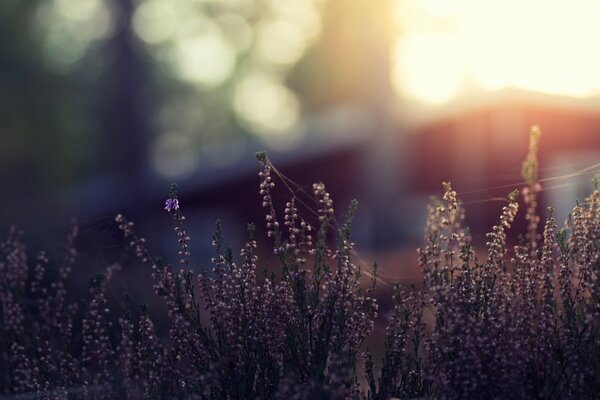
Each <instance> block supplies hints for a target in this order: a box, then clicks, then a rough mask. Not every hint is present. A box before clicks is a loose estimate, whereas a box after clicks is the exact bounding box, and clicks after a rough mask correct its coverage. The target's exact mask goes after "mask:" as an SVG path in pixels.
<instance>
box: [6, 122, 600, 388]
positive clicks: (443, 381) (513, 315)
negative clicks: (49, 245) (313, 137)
mask: <svg viewBox="0 0 600 400" xmlns="http://www.w3.org/2000/svg"><path fill="white" fill-rule="evenodd" d="M538 140H539V131H538V130H534V131H533V132H532V145H531V147H530V153H529V155H528V158H527V160H526V162H525V163H524V166H523V177H524V180H525V183H526V187H525V189H524V191H522V192H521V193H522V194H523V200H524V204H525V206H526V212H525V218H526V220H527V221H528V228H527V232H526V234H525V235H524V236H523V237H522V239H521V240H520V241H518V242H517V243H516V245H513V244H512V243H514V242H512V241H510V240H509V237H508V233H509V229H511V226H512V225H513V223H514V221H515V219H516V218H517V217H518V210H519V202H518V200H519V199H518V196H519V191H514V192H512V193H510V194H509V195H508V197H507V202H506V205H505V206H504V207H503V209H502V212H501V215H500V217H499V220H498V223H497V224H496V225H495V226H494V227H493V228H492V229H491V231H490V232H489V233H488V234H487V236H486V238H487V243H486V244H485V249H484V251H481V250H479V251H477V250H476V246H475V244H474V243H473V240H472V238H471V235H470V232H469V229H468V228H467V227H466V226H465V210H464V208H463V207H462V205H461V203H460V201H459V199H458V194H457V193H456V191H454V189H453V188H452V185H451V184H450V183H444V184H443V192H444V193H443V197H442V199H441V200H435V199H434V200H433V201H432V202H431V204H430V205H429V208H428V217H427V223H426V227H425V242H424V245H423V247H421V248H420V249H419V250H418V255H419V264H420V266H421V267H422V270H423V278H422V282H421V284H420V285H417V286H415V287H410V288H408V287H401V286H399V285H396V286H395V288H394V292H393V308H392V310H391V311H390V313H389V315H388V324H387V327H386V329H385V346H384V353H383V356H382V358H381V359H380V360H378V359H377V357H376V356H374V355H373V354H371V352H370V351H369V350H368V349H365V348H364V346H363V343H364V341H365V339H366V338H367V337H368V336H369V335H371V334H373V330H374V320H375V317H376V316H377V312H378V306H377V303H376V301H375V299H374V297H373V293H374V289H375V285H376V282H377V280H378V279H379V278H378V272H377V266H376V265H375V266H374V269H373V271H372V272H371V273H370V276H371V286H370V287H369V288H368V289H366V290H365V289H364V286H365V285H364V282H362V280H363V279H362V278H363V277H364V275H365V274H364V272H363V271H362V270H361V268H360V266H359V265H357V264H356V263H355V261H354V259H353V255H354V254H355V252H354V243H352V240H351V223H352V220H353V217H354V214H355V213H356V210H357V203H356V202H352V203H351V204H350V207H349V208H348V211H347V214H346V217H345V222H344V223H343V224H342V225H341V226H338V225H337V223H336V219H335V216H334V208H333V201H332V199H331V197H330V195H329V193H327V191H326V188H325V185H324V184H323V183H317V184H315V185H314V186H313V192H312V194H311V195H312V196H313V197H312V198H311V199H310V200H312V201H314V203H315V204H316V207H315V210H312V209H309V208H307V205H306V202H305V200H302V199H301V198H299V197H296V196H295V195H293V196H292V197H291V198H290V199H289V200H288V201H287V202H286V203H285V207H284V209H283V213H282V214H279V215H282V216H283V221H282V224H281V225H280V224H279V221H278V217H277V215H278V214H277V212H276V210H277V204H276V202H275V201H274V197H275V190H274V189H275V180H276V179H275V178H276V177H278V176H279V172H278V171H277V170H276V169H275V167H274V166H273V165H272V164H271V162H270V161H269V159H268V158H267V156H266V154H264V153H260V154H258V155H257V157H258V159H259V161H260V163H261V171H260V173H259V177H260V185H259V193H260V195H261V197H262V205H263V206H264V208H265V210H266V218H265V219H266V221H265V222H266V232H267V237H268V238H270V240H272V242H273V255H272V256H271V257H272V258H274V259H276V261H277V263H278V266H279V268H277V269H272V268H271V269H269V268H267V267H266V265H265V263H264V262H261V261H260V260H259V258H258V255H257V254H258V251H257V250H258V243H257V241H256V238H255V226H254V225H253V224H249V225H248V227H247V228H248V229H247V232H248V233H247V240H246V243H245V245H244V246H243V248H242V249H241V251H240V252H239V254H238V255H234V253H233V250H232V249H231V248H227V247H225V244H224V235H223V232H222V230H221V226H220V224H219V223H217V226H216V232H215V234H214V237H213V246H214V250H215V253H214V257H213V258H212V260H211V265H210V267H208V268H205V267H202V266H196V265H194V264H193V262H192V260H191V258H190V248H191V243H190V237H189V236H188V234H187V229H186V226H185V224H186V219H185V216H184V215H183V211H182V209H181V207H180V204H179V193H178V190H177V187H176V186H173V187H172V188H171V192H170V194H169V198H168V199H167V200H166V203H165V210H166V211H167V212H168V213H169V214H170V215H171V217H172V218H173V223H174V225H175V236H176V240H177V241H178V243H179V254H178V255H179V263H178V265H177V266H172V265H169V264H167V263H165V262H163V261H162V260H161V259H159V258H157V257H155V256H153V255H152V254H151V252H150V251H149V250H148V249H147V246H146V241H145V240H144V239H143V238H141V237H139V236H138V235H137V234H136V232H135V230H134V224H133V223H132V222H130V221H128V220H127V219H126V218H125V217H124V216H122V215H118V216H117V217H116V223H117V225H118V227H119V229H120V230H121V231H122V233H123V236H124V237H125V239H126V241H127V243H128V245H129V248H130V249H131V252H132V253H133V254H135V255H136V256H137V257H138V258H139V259H140V260H141V261H142V263H143V264H145V265H146V266H147V268H148V269H149V271H150V274H151V277H152V280H153V288H154V292H155V294H156V295H157V296H159V297H160V298H162V299H163V301H164V303H165V304H166V307H167V311H168V317H169V326H168V330H167V332H166V335H161V334H159V333H158V332H157V329H156V327H155V323H154V322H153V318H152V316H151V314H150V312H149V310H148V309H147V306H145V305H143V304H142V306H141V308H140V311H139V312H138V313H137V315H138V316H137V317H134V316H133V315H134V314H135V313H134V312H131V310H130V309H127V310H126V311H125V312H124V313H122V314H121V315H115V312H114V310H113V311H111V309H110V306H109V304H110V302H109V299H108V297H109V296H108V289H107V288H108V285H109V284H110V281H111V279H112V278H113V277H114V275H115V274H118V271H119V269H120V268H121V266H120V264H113V265H111V266H109V267H107V268H106V270H105V271H104V272H103V273H101V274H98V275H96V276H95V277H94V278H92V279H91V281H90V283H91V285H90V289H89V293H88V296H87V300H86V301H80V302H70V301H69V296H67V294H68V292H67V289H66V288H67V285H66V282H67V279H68V278H69V275H70V272H71V270H72V268H73V267H74V265H75V263H76V258H77V252H76V250H75V249H76V246H75V241H76V238H77V234H78V229H77V227H76V226H74V227H73V228H72V229H71V230H70V232H69V234H68V236H67V241H66V242H67V244H66V255H65V258H64V260H63V262H62V263H60V264H59V265H58V267H57V271H58V274H56V273H54V274H53V273H51V272H52V271H51V265H52V264H51V263H50V261H49V260H48V258H47V257H46V254H45V253H40V254H38V255H37V256H36V257H35V258H34V259H33V260H29V259H28V257H27V251H26V248H25V245H24V244H23V240H22V237H21V234H20V233H19V232H18V231H17V230H16V229H12V230H11V231H10V232H9V234H8V237H7V238H6V239H5V240H4V241H2V242H0V276H1V277H2V280H1V281H0V394H2V395H5V394H6V395H15V394H16V395H19V396H22V397H23V398H40V399H88V398H89V399H116V398H118V399H207V400H208V399H211V400H212V399H284V398H285V399H288V398H291V399H353V400H383V399H390V398H402V399H411V398H413V399H416V398H443V399H463V398H469V399H504V398H506V399H512V398H519V399H521V398H522V399H529V398H531V399H537V398H555V399H594V398H598V396H599V395H600V280H599V279H598V271H599V269H598V268H599V265H600V190H599V188H598V187H597V186H598V185H596V189H595V190H594V191H593V192H592V194H591V195H590V196H589V197H588V198H587V199H585V201H583V202H581V203H578V204H577V205H576V207H575V208H574V210H573V213H572V214H571V216H570V217H569V219H568V220H567V222H566V223H565V225H564V226H563V227H562V228H559V227H558V226H557V223H556V221H555V219H554V217H553V215H552V214H553V213H552V210H551V209H549V210H548V213H547V217H546V220H545V224H544V229H543V234H542V235H540V234H539V233H538V232H537V230H538V229H537V228H538V223H539V222H540V221H541V218H540V217H539V215H538V212H537V197H536V194H537V192H538V191H539V185H538V184H537V158H536V156H535V152H536V151H537V141H538ZM304 194H307V193H304ZM306 201H309V200H306ZM307 212H312V213H313V214H314V216H315V217H316V218H313V216H312V215H309V216H307V215H306V214H307ZM309 220H311V221H314V223H315V224H314V225H311V223H310V222H309ZM478 254H479V256H480V257H481V258H480V257H478ZM271 262H272V260H271ZM55 275H56V276H55ZM164 336H166V337H164ZM363 371H364V373H363Z"/></svg>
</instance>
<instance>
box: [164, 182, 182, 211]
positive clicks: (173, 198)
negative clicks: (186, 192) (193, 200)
mask: <svg viewBox="0 0 600 400" xmlns="http://www.w3.org/2000/svg"><path fill="white" fill-rule="evenodd" d="M177 194H178V189H177V184H176V183H173V184H172V185H171V193H170V197H169V198H168V199H167V200H165V210H167V211H168V212H171V211H175V210H179V200H178V199H177Z"/></svg>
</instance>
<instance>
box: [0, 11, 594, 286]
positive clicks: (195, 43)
mask: <svg viewBox="0 0 600 400" xmlns="http://www.w3.org/2000/svg"><path fill="white" fill-rule="evenodd" d="M599 20H600V3H598V2H597V1H594V0H572V1H566V0H564V1H559V0H556V1H541V0H505V1H502V2H498V1H491V0H490V1H487V0H378V1H377V2H373V1H367V0H170V1H163V0H38V1H35V0H30V1H20V0H2V1H1V2H0V183H1V184H2V193H3V195H2V196H1V197H0V226H1V227H2V228H3V229H4V230H5V228H6V227H8V225H9V224H12V223H15V224H18V225H19V226H21V227H22V228H23V229H24V230H25V231H26V232H29V235H31V236H32V237H33V239H34V241H35V240H36V239H40V238H42V237H44V235H46V234H48V232H50V231H60V230H64V227H65V226H67V225H68V223H69V219H70V218H71V217H76V218H78V219H79V220H80V222H81V224H82V226H83V227H84V228H85V229H87V231H111V230H114V224H112V221H113V218H114V215H115V214H116V213H119V212H122V213H124V214H127V215H128V216H129V217H130V219H132V220H134V221H136V223H137V225H138V226H139V230H140V231H141V232H143V234H144V235H145V236H146V237H148V240H149V243H151V247H152V248H153V249H155V250H156V251H157V252H159V253H171V254H175V251H174V250H175V249H176V241H175V239H174V236H173V235H172V230H171V223H170V220H169V218H168V216H167V215H166V213H165V212H164V211H163V209H162V208H163V205H164V199H165V198H166V196H167V194H168V189H169V185H170V183H171V182H177V183H178V184H179V186H180V192H181V205H182V207H184V209H185V213H186V215H187V216H188V220H189V221H190V224H189V229H190V233H191V236H192V239H193V242H194V250H195V256H196V257H197V258H198V260H199V261H200V262H202V263H206V262H207V261H208V259H209V257H210V252H211V249H210V243H211V235H212V229H213V223H214V221H215V220H216V219H217V218H220V219H221V220H222V221H223V224H224V227H225V233H226V235H227V240H228V242H231V243H233V244H236V245H237V244H239V243H240V242H241V241H242V240H243V239H244V227H245V223H246V222H250V221H255V222H257V225H259V226H261V225H262V221H263V219H264V217H263V211H262V209H261V207H260V199H259V197H258V194H257V191H258V177H257V172H258V170H259V165H258V163H257V162H256V159H255V156H254V155H255V152H256V151H259V150H267V151H268V152H269V155H270V158H271V159H272V160H273V162H274V164H275V165H276V166H277V168H278V169H279V170H280V171H282V172H283V173H284V174H286V176H288V177H289V178H290V180H291V181H292V182H294V183H295V185H297V186H294V185H293V187H292V189H293V190H299V189H305V190H310V188H311V184H312V183H313V182H316V181H323V182H324V183H325V184H326V185H327V188H328V190H329V191H330V193H331V194H332V196H333V198H334V201H335V205H336V210H337V212H338V213H339V214H340V215H341V211H342V210H343V209H345V207H346V206H347V204H348V203H349V201H350V199H352V198H355V197H356V198H358V200H359V204H360V206H359V212H358V216H357V221H356V225H355V230H354V239H355V241H356V242H357V243H358V248H359V250H360V252H361V254H362V255H363V257H364V259H365V260H366V262H371V261H373V260H375V259H377V260H378V261H379V262H380V264H382V268H384V270H383V273H384V275H385V274H386V273H387V274H388V276H390V277H394V278H397V277H402V276H404V275H403V274H408V273H409V272H407V271H408V270H407V271H398V270H394V271H391V270H387V271H386V270H385V265H386V264H387V265H390V266H392V265H397V264H398V262H402V260H409V261H410V260H414V258H415V252H414V248H415V246H414V245H415V243H419V242H420V240H421V235H422V233H421V232H422V229H423V224H424V221H425V215H426V208H425V207H426V203H427V201H428V200H429V197H430V196H431V195H432V194H438V195H439V194H441V182H442V181H448V180H449V181H452V182H453V185H454V187H455V189H456V190H457V191H458V193H459V196H460V197H461V198H462V199H463V200H464V201H465V204H466V208H467V223H468V224H469V225H470V226H471V227H472V229H473V231H474V233H475V236H476V239H477V238H479V239H481V240H483V233H484V232H485V231H486V230H487V229H489V227H490V226H491V225H492V224H494V222H495V221H496V219H497V216H498V212H499V210H500V208H501V207H502V205H503V204H504V203H503V202H502V200H501V199H498V197H503V196H506V194H507V193H508V192H510V191H511V190H513V189H514V188H515V187H519V186H520V182H521V178H520V168H521V161H522V160H523V158H524V156H525V154H526V152H527V143H528V132H529V128H530V126H531V125H532V124H539V125H540V127H541V129H542V133H543V135H542V141H541V145H540V163H541V177H542V178H545V179H548V181H546V182H545V183H544V185H543V189H544V190H543V192H542V197H543V205H545V204H553V205H554V206H555V208H556V210H557V215H558V217H559V218H563V217H564V216H566V213H567V212H568V210H569V209H570V208H571V207H572V205H573V204H574V201H575V199H582V198H583V197H584V195H585V193H586V192H587V191H588V190H589V189H590V188H591V185H590V180H591V177H592V176H593V175H594V174H595V173H596V172H597V171H598V167H597V166H594V164H595V163H598V162H600V41H599V40H598V38H599V37H600V25H599V24H598V23H597V21H599ZM279 188H280V189H281V191H280V192H279V193H278V195H277V196H278V197H276V199H275V200H276V201H279V204H280V205H281V206H283V205H284V202H285V201H286V198H287V197H289V195H290V193H289V192H286V191H287V189H286V188H285V187H283V185H279ZM40 240H41V239H40ZM90 242H91V244H90V246H91V247H93V246H94V245H98V246H100V244H101V243H103V241H102V240H99V241H97V240H96V239H93V240H91V239H90ZM411 263H413V262H412V261H410V262H409V264H411ZM407 265H408V264H407ZM407 268H408V267H407ZM411 268H412V266H411Z"/></svg>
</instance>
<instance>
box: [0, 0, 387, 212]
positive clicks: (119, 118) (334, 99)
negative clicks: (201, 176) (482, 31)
mask: <svg viewBox="0 0 600 400" xmlns="http://www.w3.org/2000/svg"><path fill="white" fill-rule="evenodd" d="M391 3H392V2H391V1H388V0H386V1H385V2H382V3H381V4H378V7H370V6H369V4H368V3H367V2H364V1H361V0H350V1H343V0H330V1H318V0H314V1H308V0H221V1H211V0H173V1H171V2H164V1H159V0H86V1H81V0H47V1H39V0H38V1H26V2H25V1H18V0H3V1H2V2H0V34H1V35H0V126H1V127H2V136H1V143H0V179H1V182H2V183H3V184H4V185H10V186H11V187H13V189H14V191H15V193H16V194H17V195H18V196H20V197H27V196H29V197H31V198H33V197H36V196H37V197H39V195H40V194H41V195H42V196H47V195H48V194H49V193H50V194H51V193H58V192H59V191H61V190H63V189H67V188H69V187H71V186H72V185H73V184H74V183H76V182H82V181H83V180H85V179H88V178H91V177H102V176H104V177H106V176H113V177H126V178H127V179H129V180H135V179H139V176H140V172H143V171H144V170H146V169H147V168H148V167H152V169H153V170H154V172H156V173H158V174H159V175H162V176H164V177H167V178H175V177H182V176H185V175H186V174H189V173H190V172H192V171H194V170H196V169H197V168H198V167H199V165H200V160H202V163H204V162H205V161H207V162H208V163H209V164H210V165H218V164H223V163H227V162H229V163H232V162H235V160H236V157H239V156H241V155H242V154H243V152H244V149H245V143H246V142H247V141H248V140H249V138H250V137H252V138H253V139H252V140H255V139H259V140H262V141H264V142H265V143H266V144H268V145H270V146H273V147H279V148H282V149H286V148H287V149H292V148H294V146H295V145H297V144H298V142H299V140H301V138H302V135H303V129H304V126H303V118H304V116H305V115H307V114H309V113H313V112H315V111H321V110H324V109H327V108H329V107H333V106H336V105H339V104H343V103H345V102H356V101H363V100H365V99H367V100H368V99H369V96H371V94H372V92H376V91H378V89H377V82H371V81H370V80H369V77H374V76H376V77H378V76H384V78H383V80H385V81H386V82H387V66H386V65H380V64H379V63H377V60H385V57H386V56H384V57H383V58H382V57H381V56H380V55H377V54H375V53H374V52H375V50H376V49H377V48H379V49H381V48H383V49H386V50H385V51H387V50H388V49H389V47H386V46H388V45H389V41H390V39H391V37H392V35H390V24H387V23H382V21H387V20H388V19H389V18H388V17H387V14H388V10H389V7H388V6H389V5H390V4H391ZM388 22H389V21H388ZM374 44H375V45H374ZM374 55H375V57H374ZM383 64H385V63H383ZM224 154H226V155H227V156H226V157H224V156H223V155H224ZM38 201H39V199H38Z"/></svg>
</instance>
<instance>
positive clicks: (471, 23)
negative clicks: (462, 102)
mask: <svg viewBox="0 0 600 400" xmlns="http://www.w3.org/2000/svg"><path fill="white" fill-rule="evenodd" d="M396 14H397V21H398V24H399V26H400V28H401V34H400V36H399V39H398V40H397V43H396V46H395V48H394V49H393V50H392V51H393V52H394V59H395V65H394V67H393V76H392V81H393V82H394V84H395V86H396V88H397V90H398V91H399V92H400V93H401V94H403V95H407V96H409V97H412V98H415V99H417V100H420V101H423V102H427V103H433V104H441V103H445V102H447V101H449V100H452V99H454V98H456V97H459V96H461V95H465V94H473V93H481V91H493V90H499V89H503V88H507V87H515V88H520V89H524V90H531V91H536V92H542V93H551V94H558V95H566V96H573V97H586V96H590V95H593V94H596V93H598V92H599V91H600V23H599V21H600V1H598V0H502V1H498V0H398V5H397V8H396Z"/></svg>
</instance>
